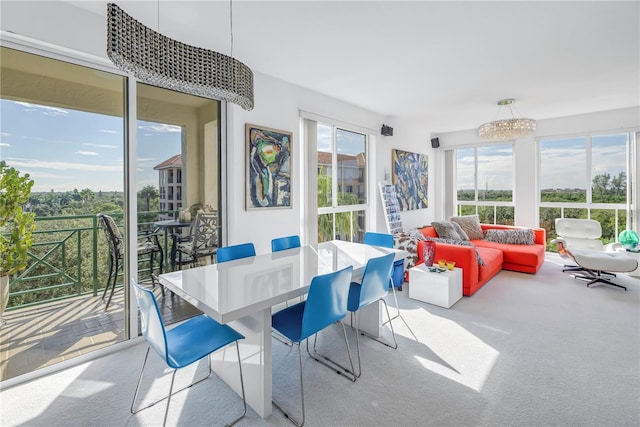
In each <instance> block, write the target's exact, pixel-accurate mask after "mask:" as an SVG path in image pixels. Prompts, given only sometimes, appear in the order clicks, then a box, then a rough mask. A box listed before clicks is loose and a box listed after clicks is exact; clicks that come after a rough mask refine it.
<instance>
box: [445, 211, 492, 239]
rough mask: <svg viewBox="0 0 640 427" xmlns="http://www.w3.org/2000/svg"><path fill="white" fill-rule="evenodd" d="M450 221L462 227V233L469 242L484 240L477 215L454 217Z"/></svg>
mask: <svg viewBox="0 0 640 427" xmlns="http://www.w3.org/2000/svg"><path fill="white" fill-rule="evenodd" d="M451 221H453V222H455V223H456V224H458V225H459V226H460V227H462V229H463V230H464V232H465V233H467V236H468V237H469V240H481V239H484V233H483V232H482V227H480V217H478V215H465V216H454V217H452V218H451Z"/></svg>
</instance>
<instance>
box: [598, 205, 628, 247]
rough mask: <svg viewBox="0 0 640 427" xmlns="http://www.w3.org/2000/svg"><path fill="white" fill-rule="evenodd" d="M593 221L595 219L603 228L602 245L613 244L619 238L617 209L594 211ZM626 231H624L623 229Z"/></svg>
mask: <svg viewBox="0 0 640 427" xmlns="http://www.w3.org/2000/svg"><path fill="white" fill-rule="evenodd" d="M591 219H595V220H596V221H598V222H599V223H600V226H601V227H602V237H601V238H600V240H602V243H604V244H605V245H606V244H607V243H613V242H615V241H616V238H617V237H618V233H616V211H615V209H592V210H591ZM622 230H624V229H622Z"/></svg>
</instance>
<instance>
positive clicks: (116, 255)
mask: <svg viewBox="0 0 640 427" xmlns="http://www.w3.org/2000/svg"><path fill="white" fill-rule="evenodd" d="M98 223H99V225H100V227H101V228H102V229H103V230H104V235H105V236H106V238H107V242H108V243H109V278H108V279H107V283H106V285H105V288H104V292H103V293H102V300H103V301H104V299H105V297H106V295H107V292H108V291H109V287H111V292H109V298H108V299H107V301H106V303H105V307H104V308H105V310H106V309H107V308H109V304H110V303H111V299H112V298H113V293H114V291H115V289H116V282H117V281H118V271H119V270H120V269H121V268H122V265H123V264H122V261H123V260H124V238H123V236H122V233H121V232H120V229H119V228H118V226H117V224H116V222H115V221H114V220H113V218H112V217H111V216H109V215H105V214H98ZM136 250H137V252H138V260H140V259H141V258H143V259H147V260H148V262H149V277H150V278H151V282H152V283H153V285H154V286H155V283H156V281H158V279H157V276H156V275H155V274H154V259H155V256H156V255H158V256H159V257H160V259H159V261H160V262H159V263H158V270H159V273H160V274H162V262H163V251H162V246H160V242H159V241H158V235H157V234H156V233H153V232H150V231H142V232H140V233H139V235H138V243H137V246H136ZM161 289H162V294H163V295H164V288H163V287H161Z"/></svg>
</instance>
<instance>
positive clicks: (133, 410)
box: [131, 341, 247, 427]
mask: <svg viewBox="0 0 640 427" xmlns="http://www.w3.org/2000/svg"><path fill="white" fill-rule="evenodd" d="M150 350H151V346H149V347H147V352H146V354H145V355H144V362H142V369H141V370H140V376H139V377H138V384H136V391H135V393H134V394H133V400H132V401H131V414H137V413H138V412H140V411H142V410H144V409H147V408H150V407H152V406H153V405H155V404H156V403H159V402H162V401H163V400H165V399H167V407H166V408H165V412H164V421H163V422H162V425H163V426H164V425H165V423H166V421H167V414H168V413H169V404H170V403H171V396H172V395H174V394H176V393H180V392H181V391H183V390H186V389H188V388H189V387H192V386H194V385H196V384H198V383H201V382H202V381H204V380H206V379H207V378H209V377H210V376H211V374H212V373H213V370H212V369H211V355H208V356H207V362H208V364H209V373H208V374H207V376H206V377H204V378H201V379H199V380H198V381H194V382H192V383H191V384H189V385H188V386H185V387H183V388H181V389H180V390H178V391H173V382H174V379H175V375H176V372H177V371H178V370H177V369H174V370H173V373H172V375H171V386H170V388H169V394H168V395H167V396H165V397H162V398H160V399H158V400H155V401H153V402H151V403H149V404H148V405H146V406H143V407H140V408H137V409H134V405H135V403H136V398H137V397H138V391H139V389H140V383H141V382H142V375H143V374H144V368H145V367H146V365H147V359H148V358H149V351H150ZM236 352H237V354H238V367H239V369H240V387H241V389H242V404H243V412H242V415H240V416H239V417H238V418H236V419H235V420H233V421H232V422H231V423H229V424H227V427H230V426H232V425H234V424H235V423H237V422H238V421H240V420H241V419H242V418H243V417H244V416H245V415H246V414H247V399H246V396H245V392H244V379H243V376H242V360H241V359H240V346H239V345H238V341H236Z"/></svg>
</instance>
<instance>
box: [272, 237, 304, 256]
mask: <svg viewBox="0 0 640 427" xmlns="http://www.w3.org/2000/svg"><path fill="white" fill-rule="evenodd" d="M299 247H300V236H287V237H278V238H277V239H273V240H271V251H272V252H279V251H284V250H286V249H291V248H299Z"/></svg>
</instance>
